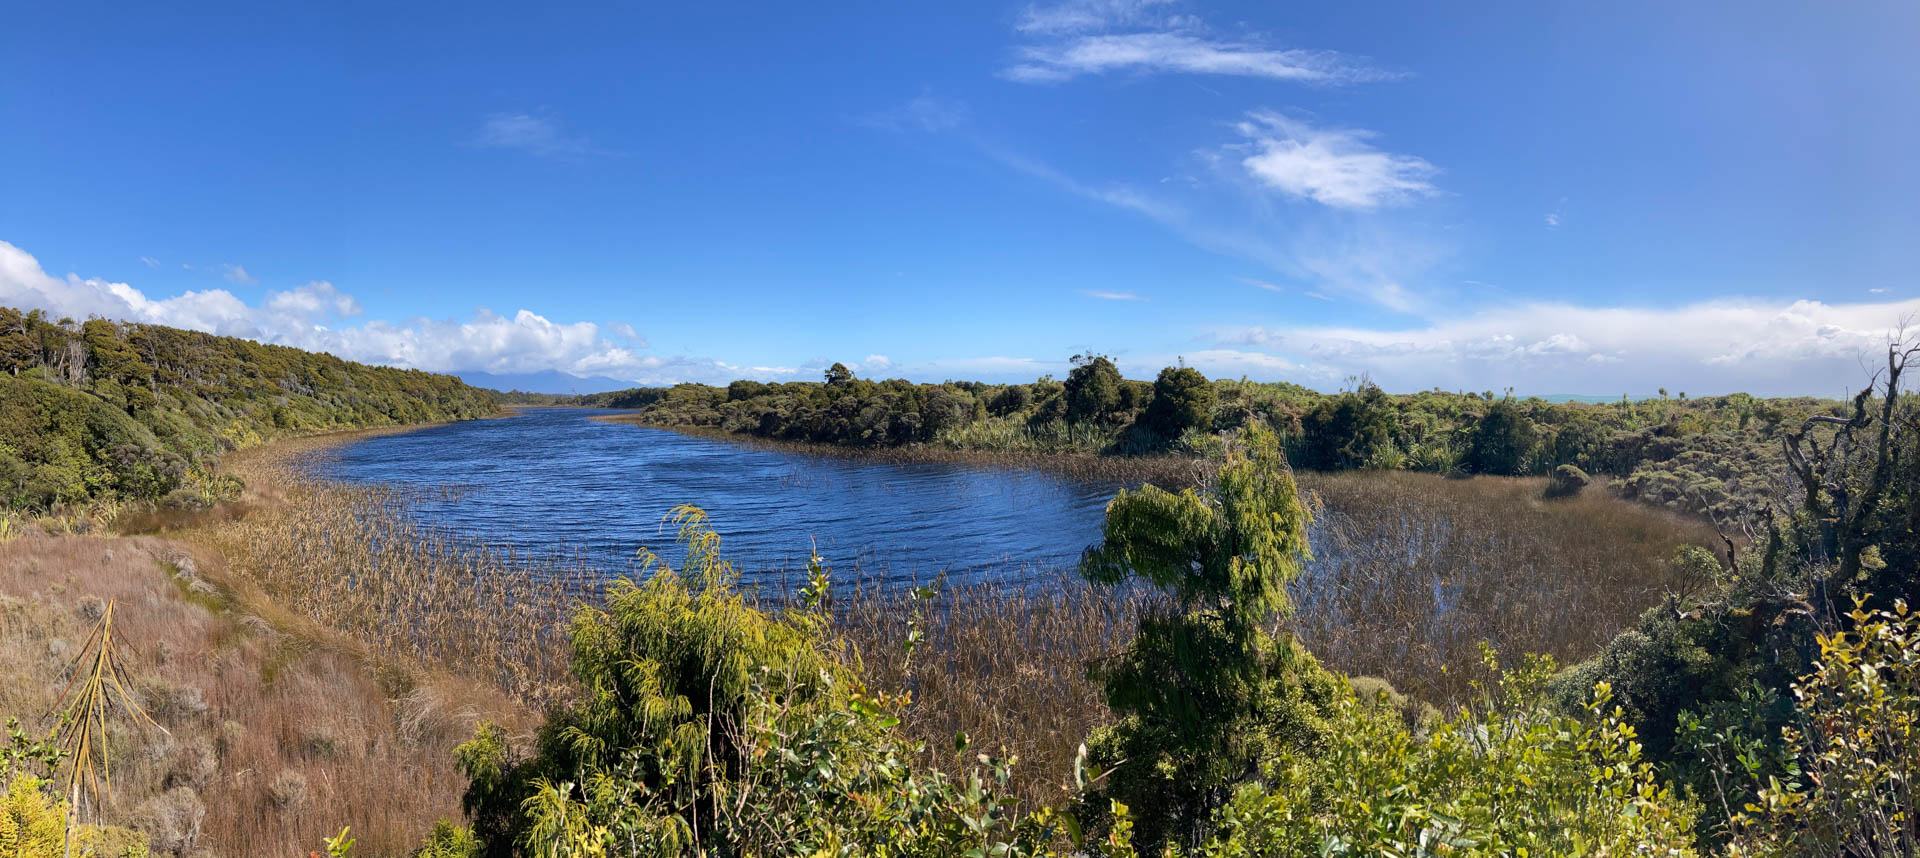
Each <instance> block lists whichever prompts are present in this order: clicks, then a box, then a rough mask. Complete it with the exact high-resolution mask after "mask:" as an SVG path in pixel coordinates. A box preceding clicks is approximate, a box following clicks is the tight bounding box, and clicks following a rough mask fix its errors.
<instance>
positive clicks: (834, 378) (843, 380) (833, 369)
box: [827, 361, 853, 388]
mask: <svg viewBox="0 0 1920 858" xmlns="http://www.w3.org/2000/svg"><path fill="white" fill-rule="evenodd" d="M852 384H853V370H850V369H847V365H846V364H844V363H840V362H838V361H836V362H835V363H834V365H833V366H830V367H827V386H828V387H832V388H844V387H848V386H850V385H852Z"/></svg>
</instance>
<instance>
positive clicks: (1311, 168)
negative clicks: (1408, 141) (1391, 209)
mask: <svg viewBox="0 0 1920 858" xmlns="http://www.w3.org/2000/svg"><path fill="white" fill-rule="evenodd" d="M1235 128H1236V129H1238V130H1239V132H1240V133H1241V134H1242V135H1243V136H1245V137H1246V138H1247V139H1248V140H1249V141H1251V142H1250V143H1245V144H1236V148H1237V149H1240V150H1246V151H1247V152H1248V154H1246V155H1245V157H1243V158H1241V159H1240V164H1241V166H1243V167H1245V168H1246V171H1247V174H1248V175H1249V176H1251V177H1252V178H1253V179H1254V180H1256V181H1257V182H1259V183H1260V184H1261V185H1263V186H1265V187H1268V188H1272V189H1274V190H1278V191H1281V192H1283V193H1286V194H1288V195H1291V196H1295V197H1301V198H1305V199H1310V200H1313V201H1315V202H1318V203H1321V204H1323V205H1328V206H1332V207H1334V208H1342V209H1361V210H1365V209H1373V208H1378V207H1380V206H1386V205H1400V204H1404V203H1408V202H1411V201H1413V200H1415V199H1417V198H1419V197H1425V196H1432V195H1434V194H1437V193H1439V190H1438V189H1437V188H1435V187H1434V186H1433V183H1432V182H1431V181H1430V180H1431V179H1432V178H1433V177H1434V175H1435V174H1437V173H1439V172H1440V171H1439V169H1438V168H1436V167H1434V166H1433V165H1432V164H1429V163H1427V162H1426V160H1424V159H1422V158H1417V157H1414V156H1412V155H1398V154H1394V153H1392V152H1382V151H1380V150H1378V149H1375V148H1374V147H1373V145H1372V144H1370V143H1369V142H1367V141H1368V140H1370V139H1371V138H1373V137H1375V136H1376V135H1375V134H1374V133H1373V132H1371V131H1364V130H1360V129H1353V128H1320V127H1315V126H1313V125H1311V124H1308V123H1307V122H1304V121H1302V120H1299V119H1294V118H1291V117H1287V116H1282V115H1281V114H1278V113H1274V112H1272V111H1264V110H1262V111H1254V112H1252V113H1249V114H1248V115H1247V119H1246V120H1244V121H1242V122H1240V123H1238V124H1237V125H1236V126H1235Z"/></svg>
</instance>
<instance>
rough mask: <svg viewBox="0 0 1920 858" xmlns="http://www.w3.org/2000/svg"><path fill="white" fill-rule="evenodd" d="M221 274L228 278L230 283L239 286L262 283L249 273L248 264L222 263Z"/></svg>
mask: <svg viewBox="0 0 1920 858" xmlns="http://www.w3.org/2000/svg"><path fill="white" fill-rule="evenodd" d="M220 276H221V277H224V278H226V280H227V282H228V283H233V284H236V285H239V286H257V285H259V283H260V281H259V279H258V278H256V277H254V276H253V275H251V274H248V273H247V269H246V266H244V265H234V264H232V263H228V264H226V265H222V266H220Z"/></svg>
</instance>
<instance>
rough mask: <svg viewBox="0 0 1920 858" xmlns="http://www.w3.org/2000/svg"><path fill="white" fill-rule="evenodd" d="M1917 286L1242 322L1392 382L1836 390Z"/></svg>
mask: <svg viewBox="0 0 1920 858" xmlns="http://www.w3.org/2000/svg"><path fill="white" fill-rule="evenodd" d="M1915 317H1920V299H1914V300H1909V301H1888V302H1878V303H1847V304H1828V303H1824V302H1821V301H1812V300H1798V301H1784V300H1775V301H1765V300H1756V299H1723V300H1714V301H1705V302H1700V303H1695V304H1688V305H1685V306H1681V307H1674V308H1664V309H1658V308H1628V307H1586V306H1578V305H1571V304H1530V305H1523V306H1518V307H1512V308H1502V309H1495V310H1487V311H1483V312H1480V313H1476V314H1473V315H1470V316H1466V317H1462V318H1458V319H1453V320H1447V321H1438V322H1434V323H1431V324H1428V325H1425V326H1421V327H1410V328H1404V329H1393V330H1387V329H1370V328H1358V327H1344V328H1343V327H1296V328H1278V329H1275V328H1262V327H1242V328H1231V329H1223V330H1220V331H1217V332H1216V336H1215V339H1216V340H1217V341H1219V342H1221V343H1223V344H1227V345H1235V346H1243V347H1254V348H1259V349H1262V350H1263V351H1269V352H1272V353H1275V354H1277V355H1280V356H1284V357H1286V358H1288V359H1291V360H1294V361H1296V362H1298V363H1299V364H1300V366H1301V367H1302V368H1303V370H1304V371H1306V372H1307V373H1308V374H1311V375H1318V376H1322V377H1324V376H1329V375H1331V376H1335V377H1346V376H1351V375H1355V374H1359V373H1367V374H1369V375H1371V376H1372V377H1373V378H1374V379H1375V380H1376V381H1378V382H1380V383H1381V384H1382V385H1383V386H1386V387H1388V388H1389V389H1394V390H1414V389H1425V388H1430V387H1441V388H1446V389H1459V388H1465V389H1481V388H1485V387H1489V386H1495V385H1499V386H1505V385H1513V386H1515V387H1517V388H1519V389H1521V390H1523V391H1528V392H1534V393H1587V394H1612V393H1615V392H1623V393H1636V394H1638V393H1646V392H1648V391H1651V390H1654V389H1657V388H1660V387H1666V388H1669V389H1683V390H1693V391H1697V392H1700V393H1715V392H1732V391H1736V390H1745V391H1748V392H1752V393H1758V394H1808V393H1811V394H1821V395H1829V396H1832V395H1839V394H1842V393H1844V392H1845V391H1846V389H1847V388H1849V387H1858V386H1859V385H1860V384H1861V383H1862V382H1863V381H1864V380H1865V378H1866V372H1867V371H1870V369H1871V367H1872V366H1874V364H1875V363H1876V361H1877V360H1878V359H1879V356H1878V352H1880V351H1881V350H1882V349H1884V347H1885V345H1886V343H1887V338H1888V337H1889V336H1890V335H1892V333H1893V332H1894V331H1895V330H1896V329H1897V328H1899V326H1900V325H1901V324H1902V323H1903V321H1905V320H1907V319H1910V318H1915Z"/></svg>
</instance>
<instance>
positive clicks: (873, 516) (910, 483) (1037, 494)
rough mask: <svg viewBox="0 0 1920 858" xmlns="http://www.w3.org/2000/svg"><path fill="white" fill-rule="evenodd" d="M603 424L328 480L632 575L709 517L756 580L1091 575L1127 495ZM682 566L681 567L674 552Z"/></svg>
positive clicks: (503, 426)
mask: <svg viewBox="0 0 1920 858" xmlns="http://www.w3.org/2000/svg"><path fill="white" fill-rule="evenodd" d="M601 413H609V412H601V411H596V410H592V409H583V408H565V409H534V410H530V411H528V412H526V413H525V414H523V415H522V416H519V417H514V418H509V419H502V420H477V421H472V422H467V423H456V424H452V425H448V426H441V427H435V428H431V429H423V430H420V431H417V432H411V433H406V434H400V435H388V436H383V437H376V438H369V439H367V440H365V441H360V442H357V443H354V444H352V445H349V446H347V447H345V448H342V449H341V450H339V451H338V452H337V453H336V454H335V455H334V456H333V457H332V458H331V459H329V460H328V461H326V462H325V463H323V464H321V465H320V466H319V470H320V472H321V473H323V474H326V475H327V476H331V477H334V478H337V479H344V480H352V481H362V482H379V483H389V484H393V485H399V486H458V487H460V488H462V489H463V491H460V492H457V493H452V494H447V493H426V495H425V496H424V497H423V498H422V499H421V501H420V505H419V508H420V512H421V514H422V515H423V516H424V517H425V518H426V519H427V521H429V522H430V523H434V524H440V525H444V526H447V527H450V528H452V529H454V530H456V531H458V532H461V533H465V534H469V535H472V536H475V537H478V538H481V539H484V540H487V541H491V542H504V543H509V544H511V545H513V546H515V547H516V548H520V549H524V550H528V551H533V552H537V553H538V552H565V553H574V552H578V553H579V554H581V555H583V556H584V558H585V559H587V560H589V561H593V562H595V563H596V564H597V565H601V566H603V567H604V568H607V569H612V570H625V569H626V568H627V561H628V559H629V558H631V557H632V556H633V553H634V550H635V549H637V548H639V547H640V546H642V545H646V546H649V547H654V548H668V547H670V544H671V542H672V537H673V534H672V532H671V531H670V530H663V529H662V527H661V518H662V517H663V516H665V515H666V514H667V513H668V511H670V510H671V509H673V507H674V506H676V505H678V504H683V503H689V504H693V505H695V506H699V507H701V508H704V509H705V510H706V511H707V512H708V514H709V515H711V516H712V517H713V522H714V525H715V528H716V529H717V530H718V531H719V532H720V534H721V536H722V537H723V539H724V540H725V546H726V549H725V553H726V555H727V556H728V557H729V558H731V559H732V560H733V561H734V563H735V565H736V566H737V567H738V568H739V569H741V570H742V571H743V573H745V574H746V575H747V577H749V578H752V577H755V576H756V575H764V574H767V573H774V572H780V571H783V570H791V569H797V568H800V567H801V566H803V565H805V563H806V558H807V553H808V550H809V547H810V545H817V546H818V549H819V551H820V555H821V556H822V557H824V558H826V559H827V561H828V563H829V564H831V565H833V566H834V567H835V568H836V569H840V570H853V569H859V570H860V571H861V572H862V573H864V574H877V575H886V576H890V577H909V576H911V577H916V578H921V579H926V578H930V577H932V576H933V575H936V574H938V573H940V572H942V571H946V572H949V573H951V574H952V575H954V576H955V577H956V578H973V577H994V578H1002V579H1008V578H1014V579H1018V578H1024V577H1029V576H1033V575H1035V574H1043V573H1050V572H1051V571H1052V570H1055V569H1058V568H1059V567H1062V566H1068V565H1071V564H1073V563H1075V562H1076V561H1077V560H1078V559H1079V556H1080V550H1081V549H1082V548H1084V547H1085V546H1086V545H1087V544H1089V543H1091V542H1093V541H1095V540H1096V539H1098V538H1099V535H1100V518H1101V514H1102V510H1103V509H1104V507H1105V505H1106V502H1107V499H1108V498H1110V497H1112V495H1113V492H1114V490H1115V489H1116V488H1118V486H1117V485H1114V484H1108V483H1090V482H1080V481H1073V480H1068V479H1065V478H1062V477H1059V476H1056V475H1052V474H1046V473H1038V472H1033V471H1021V470H995V469H987V468H977V467H970V466H966V465H946V464H888V463H877V462H865V461H857V460H847V459H841V458H835V457H826V456H820V457H815V456H805V455H797V454H792V453H784V452H774V451H768V450H761V449H754V448H750V447H745V446H741V445H737V444H730V443H727V442H724V441H715V440H710V439H704V438H693V437H688V436H685V435H680V434H676V433H673V432H667V431H663V430H658V429H647V428H642V427H637V426H630V425H616V424H610V423H603V422H598V421H594V420H589V419H588V418H589V417H591V416H593V415H595V414H601ZM663 553H665V554H666V555H667V556H668V557H669V558H673V557H676V556H677V554H676V553H674V552H663Z"/></svg>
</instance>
